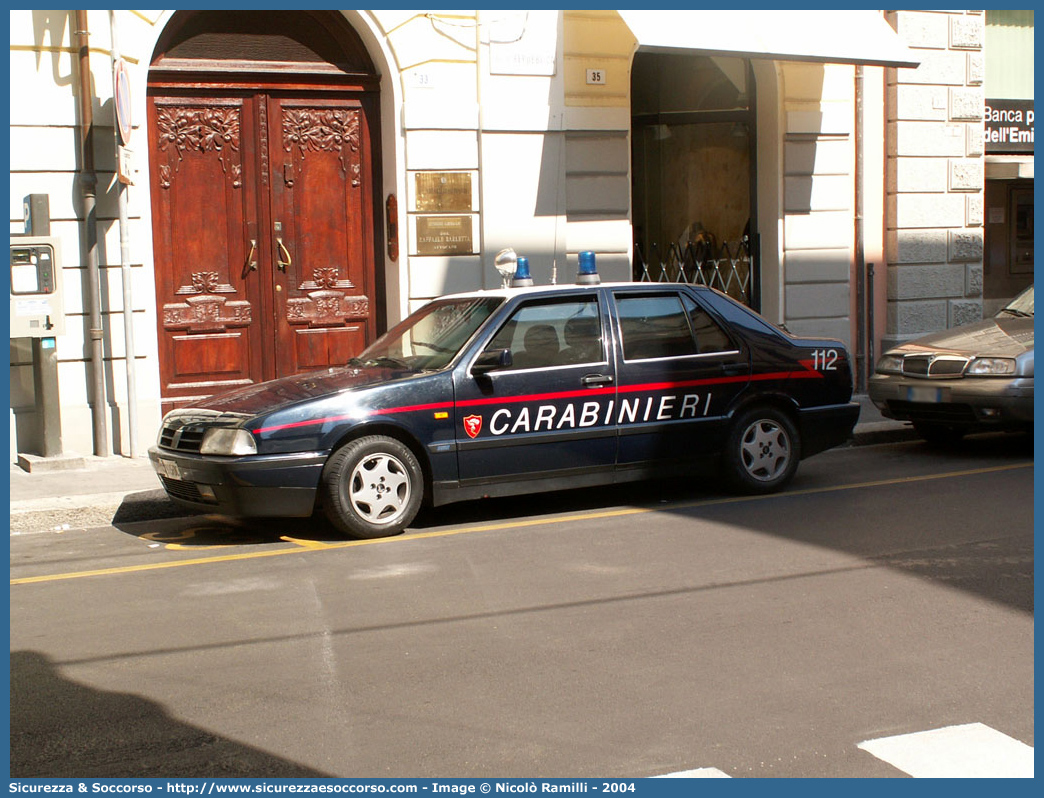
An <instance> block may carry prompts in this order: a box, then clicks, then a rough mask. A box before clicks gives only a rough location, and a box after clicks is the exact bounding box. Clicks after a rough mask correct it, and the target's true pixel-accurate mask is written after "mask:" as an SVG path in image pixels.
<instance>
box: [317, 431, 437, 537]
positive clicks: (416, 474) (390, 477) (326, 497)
mask: <svg viewBox="0 0 1044 798" xmlns="http://www.w3.org/2000/svg"><path fill="white" fill-rule="evenodd" d="M322 491H323V509H324V510H325V512H326V516H327V518H329V519H330V522H331V523H332V524H333V525H334V526H335V527H337V528H338V529H339V530H341V531H342V532H344V533H346V534H348V535H350V536H352V537H355V538H365V539H372V538H383V537H390V536H391V535H397V534H399V533H400V532H402V530H403V529H405V528H406V527H407V525H409V523H410V522H411V521H413V519H414V518H415V517H416V515H417V511H418V510H419V509H420V505H421V500H422V499H423V498H424V475H423V473H422V472H421V467H420V464H419V463H418V462H417V458H416V457H415V456H414V454H413V452H412V451H410V449H409V447H407V446H405V445H404V444H402V443H400V442H399V441H397V440H395V439H394V438H387V437H384V436H383V435H374V436H371V437H368V438H359V439H358V440H354V441H351V442H349V443H347V444H345V445H344V446H342V447H341V448H340V449H338V450H337V451H335V452H334V453H333V454H332V455H331V456H330V459H329V460H327V461H326V467H325V468H324V469H323V477H322Z"/></svg>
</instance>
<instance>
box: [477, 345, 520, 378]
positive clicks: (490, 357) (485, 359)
mask: <svg viewBox="0 0 1044 798" xmlns="http://www.w3.org/2000/svg"><path fill="white" fill-rule="evenodd" d="M513 363H514V360H513V359H512V357H511V350H510V349H487V350H486V351H485V352H483V353H482V354H481V355H479V356H478V357H477V358H476V359H475V363H474V365H473V366H472V367H471V373H472V374H474V375H475V376H476V377H479V376H482V375H484V374H489V372H491V371H497V370H498V369H509V368H511V366H512V364H513Z"/></svg>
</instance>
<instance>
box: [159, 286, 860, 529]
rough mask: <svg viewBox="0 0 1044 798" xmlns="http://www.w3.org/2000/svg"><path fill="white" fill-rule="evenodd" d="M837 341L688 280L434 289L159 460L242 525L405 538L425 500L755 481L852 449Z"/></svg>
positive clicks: (203, 409) (175, 434)
mask: <svg viewBox="0 0 1044 798" xmlns="http://www.w3.org/2000/svg"><path fill="white" fill-rule="evenodd" d="M851 395H852V371H851V365H850V362H849V355H848V352H847V351H846V349H845V347H844V346H843V345H842V344H841V343H840V342H839V341H836V340H831V339H818V338H816V339H813V338H797V337H794V336H792V335H789V334H788V333H786V332H784V331H782V330H780V329H778V328H777V327H775V326H773V325H771V324H769V323H768V322H767V321H765V320H764V319H763V318H762V317H761V316H759V315H757V314H756V313H754V312H752V311H751V310H749V309H748V308H746V307H744V306H743V305H741V304H739V303H737V302H735V301H733V300H732V299H730V298H729V297H727V296H725V295H724V294H721V293H719V292H717V291H714V290H712V289H709V288H705V287H700V286H693V285H682V284H649V283H616V284H603V285H558V286H550V287H533V288H509V289H503V290H492V291H481V292H474V293H468V294H458V295H452V296H445V297H442V298H440V299H436V300H434V301H432V302H431V303H429V304H428V305H426V306H425V307H423V308H421V309H420V310H418V311H417V312H416V313H414V314H413V315H411V316H410V317H409V318H407V319H405V320H404V321H403V322H402V323H401V324H399V325H397V326H396V327H395V328H393V329H392V330H390V331H389V332H388V333H387V334H386V335H384V336H383V337H382V338H380V339H379V340H378V341H377V342H375V343H374V344H373V345H372V346H370V347H369V348H368V349H366V350H365V351H364V352H363V353H362V354H361V355H360V356H359V357H357V358H354V359H353V360H352V361H350V362H349V363H347V364H346V365H344V366H343V367H340V368H331V369H329V370H327V371H321V372H313V373H309V374H302V375H298V376H295V377H287V378H283V379H278V380H274V381H271V382H267V383H261V384H258V385H254V386H251V387H247V388H243V389H240V390H235V391H232V392H231V393H226V394H223V395H220V396H215V397H213V398H210V399H206V400H204V401H200V402H197V403H195V404H193V405H189V406H187V407H184V408H180V409H177V410H174V411H172V412H170V413H168V414H167V416H166V417H165V418H164V420H163V425H162V429H161V431H160V436H159V441H158V443H157V445H156V446H155V447H153V448H152V449H150V451H149V457H150V458H151V460H152V464H153V466H154V467H155V469H156V471H157V472H158V473H159V475H160V478H161V481H162V483H163V485H164V487H165V489H166V491H167V493H168V494H169V495H170V497H171V498H172V499H174V500H175V501H177V502H179V503H181V504H184V505H188V506H191V507H193V508H196V509H200V510H209V511H211V512H219V513H225V514H229V515H236V516H308V515H310V514H312V513H313V512H315V511H316V510H317V509H321V510H322V511H323V512H324V513H325V514H326V515H327V516H328V517H329V519H330V521H331V522H332V523H333V524H334V525H335V526H336V527H338V528H339V529H340V530H341V531H343V532H344V533H347V534H348V535H351V536H354V537H362V538H374V537H383V536H386V535H394V534H397V533H399V532H401V531H402V530H403V529H404V528H405V527H406V526H407V525H408V524H409V523H410V522H411V521H412V520H413V519H414V516H415V515H416V513H417V511H418V509H419V508H420V506H421V503H422V502H423V501H427V502H430V503H431V504H432V505H435V506H438V505H442V504H447V503H449V502H456V501H461V500H467V499H475V498H480V497H487V496H504V495H509V494H520V493H531V492H538V491H549V490H560V489H563V488H573V487H580V486H591V485H605V484H611V483H617V482H624V481H629V480H638V479H648V478H652V477H656V476H658V475H665V474H668V475H677V474H679V473H684V470H685V469H695V468H698V467H701V466H707V465H710V466H711V467H713V468H716V469H719V470H723V472H724V473H725V474H726V475H727V476H728V478H729V479H730V480H731V482H732V483H733V485H734V486H735V487H736V488H737V489H739V490H741V491H744V492H749V493H765V492H770V491H775V490H779V489H780V488H782V487H783V486H784V485H786V484H787V483H788V482H789V481H790V479H791V478H792V477H793V475H794V472H795V470H796V469H797V466H798V461H799V460H801V459H802V458H804V457H808V456H810V455H813V454H816V453H817V452H820V451H822V450H824V449H827V448H829V447H831V446H836V445H838V444H840V443H842V442H843V441H845V440H846V439H847V438H848V437H849V436H850V434H851V432H852V428H853V426H854V425H855V423H856V419H857V417H858V414H859V407H858V405H857V404H855V403H852V402H851V401H850V399H851Z"/></svg>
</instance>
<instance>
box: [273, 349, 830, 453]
mask: <svg viewBox="0 0 1044 798" xmlns="http://www.w3.org/2000/svg"><path fill="white" fill-rule="evenodd" d="M802 365H805V364H804V363H803V364H802ZM805 367H806V368H807V369H808V370H807V371H779V372H774V373H771V374H751V375H747V374H742V375H737V376H735V377H712V378H706V379H700V380H684V381H682V382H647V383H641V384H638V385H621V386H620V387H619V388H615V387H613V386H608V387H605V388H581V389H579V390H573V391H557V392H554V393H533V394H524V395H521V396H493V397H485V398H482V399H469V400H467V401H463V402H433V403H431V404H424V405H404V406H403V407H387V408H381V409H378V410H371V411H370V412H369V415H372V416H387V415H393V414H395V413H417V412H420V411H423V410H447V409H451V408H458V407H479V406H482V405H493V404H500V405H505V404H518V403H519V402H540V401H547V400H556V399H575V398H576V397H578V396H604V395H606V394H611V393H616V392H619V393H638V392H640V391H666V390H670V389H672V388H694V387H697V386H700V385H727V384H728V383H732V382H746V381H747V380H757V381H758V382H762V381H765V380H785V379H795V378H796V379H800V378H806V377H818V378H820V379H822V377H823V374H822V373H821V372H818V371H814V370H812V369H811V368H809V367H808V366H805ZM351 417H352V416H351V415H340V416H328V417H326V418H315V419H309V420H308V421H295V422H293V423H292V424H276V425H274V426H271V427H261V428H260V429H256V430H254V433H255V434H257V435H262V434H264V433H267V432H278V431H280V430H285V429H296V428H299V427H308V426H313V425H315V424H329V423H332V422H335V421H344V420H346V419H349V418H351Z"/></svg>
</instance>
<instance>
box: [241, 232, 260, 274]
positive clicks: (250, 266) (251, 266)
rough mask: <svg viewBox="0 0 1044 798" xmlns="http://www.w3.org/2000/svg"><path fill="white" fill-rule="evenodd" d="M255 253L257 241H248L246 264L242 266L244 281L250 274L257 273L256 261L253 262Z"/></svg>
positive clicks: (253, 239) (254, 239) (252, 239)
mask: <svg viewBox="0 0 1044 798" xmlns="http://www.w3.org/2000/svg"><path fill="white" fill-rule="evenodd" d="M255 252H257V239H256V238H251V239H250V252H248V253H247V256H246V262H245V263H244V264H243V278H242V279H244V280H245V279H246V278H247V277H248V276H249V274H250V272H256V271H257V261H256V260H254V253H255Z"/></svg>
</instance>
